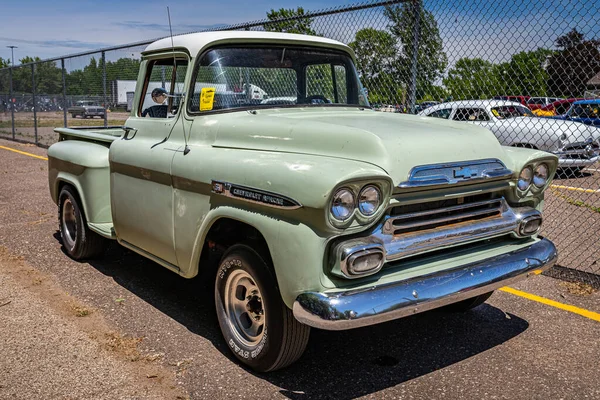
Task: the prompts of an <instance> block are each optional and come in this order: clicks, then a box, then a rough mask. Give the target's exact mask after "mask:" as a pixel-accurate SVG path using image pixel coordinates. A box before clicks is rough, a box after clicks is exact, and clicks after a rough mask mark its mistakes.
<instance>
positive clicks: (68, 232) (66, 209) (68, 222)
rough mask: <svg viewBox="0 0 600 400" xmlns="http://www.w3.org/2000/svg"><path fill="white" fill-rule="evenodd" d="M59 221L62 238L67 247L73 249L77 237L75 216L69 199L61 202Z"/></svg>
mask: <svg viewBox="0 0 600 400" xmlns="http://www.w3.org/2000/svg"><path fill="white" fill-rule="evenodd" d="M61 223H62V230H63V232H64V235H63V240H64V241H65V244H66V245H67V247H68V248H69V249H73V248H74V247H75V240H76V239H77V218H76V216H75V207H73V203H72V202H71V199H66V200H65V201H64V203H63V209H62V221H61Z"/></svg>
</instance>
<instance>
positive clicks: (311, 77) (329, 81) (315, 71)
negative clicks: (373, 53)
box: [306, 64, 348, 104]
mask: <svg viewBox="0 0 600 400" xmlns="http://www.w3.org/2000/svg"><path fill="white" fill-rule="evenodd" d="M306 97H307V98H310V99H311V103H312V104H323V103H343V104H346V103H347V101H348V92H347V86H346V67H344V66H343V65H333V64H315V65H309V66H307V67H306Z"/></svg>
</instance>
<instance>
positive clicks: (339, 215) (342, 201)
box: [331, 189, 355, 221]
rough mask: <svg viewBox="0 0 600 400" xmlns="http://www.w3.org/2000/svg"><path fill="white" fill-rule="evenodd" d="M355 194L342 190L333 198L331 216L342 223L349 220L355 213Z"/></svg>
mask: <svg viewBox="0 0 600 400" xmlns="http://www.w3.org/2000/svg"><path fill="white" fill-rule="evenodd" d="M354 204H355V202H354V194H353V193H352V192H351V191H350V190H348V189H340V190H338V191H337V192H336V193H335V195H334V196H333V201H332V202H331V214H332V215H333V217H334V218H335V219H337V220H340V221H345V220H347V219H348V218H349V217H350V216H351V215H352V212H353V211H354Z"/></svg>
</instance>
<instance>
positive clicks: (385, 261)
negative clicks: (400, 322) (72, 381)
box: [48, 32, 557, 371]
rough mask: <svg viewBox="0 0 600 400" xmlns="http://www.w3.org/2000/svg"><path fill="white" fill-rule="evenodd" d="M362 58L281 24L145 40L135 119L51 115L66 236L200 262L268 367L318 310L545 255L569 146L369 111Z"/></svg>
mask: <svg viewBox="0 0 600 400" xmlns="http://www.w3.org/2000/svg"><path fill="white" fill-rule="evenodd" d="M354 62H355V60H354V54H353V52H352V50H351V49H350V48H349V47H348V46H346V45H344V44H342V43H339V42H336V41H333V40H329V39H325V38H320V37H311V36H302V35H293V34H281V33H265V32H211V33H198V34H191V35H183V36H177V37H174V38H173V43H171V39H170V38H169V39H163V40H159V41H157V42H155V43H153V44H151V45H149V46H148V47H147V48H146V50H145V51H144V52H143V53H142V63H141V68H140V73H139V78H138V85H137V89H136V93H135V98H134V102H133V110H132V111H131V115H130V117H129V118H128V120H127V121H126V125H125V126H124V127H119V128H108V129H99V128H92V129H69V128H59V129H56V132H58V133H59V141H58V143H56V144H54V145H52V146H51V147H50V149H49V150H48V159H49V184H50V193H51V196H52V199H53V200H54V201H55V202H56V204H57V205H58V212H59V226H60V232H61V237H62V241H63V245H64V248H65V250H66V252H67V253H68V254H69V255H70V256H71V257H73V258H74V259H77V260H80V259H88V258H92V257H96V256H100V255H101V254H102V253H103V251H104V248H105V246H106V244H107V242H108V239H113V240H117V241H118V242H119V243H120V244H121V245H123V246H125V247H127V248H128V249H131V250H133V251H135V252H137V253H139V254H141V255H143V256H145V257H147V258H149V259H151V260H153V261H155V262H157V263H159V264H160V265H163V266H164V267H166V268H168V269H170V270H172V271H173V272H175V273H177V274H179V275H181V276H183V277H185V278H192V277H194V276H196V275H197V274H198V273H199V272H203V273H204V272H206V276H209V277H210V279H211V281H210V286H211V288H212V287H214V295H215V309H216V313H217V316H218V320H219V324H220V327H221V330H222V332H223V336H224V338H225V341H226V342H227V344H228V345H229V347H230V348H231V350H232V352H233V353H234V354H235V356H236V357H237V358H238V359H239V360H241V361H242V362H243V363H245V364H247V365H248V366H250V367H251V368H253V369H255V370H258V371H271V370H275V369H278V368H282V367H285V366H287V365H289V364H290V363H292V362H294V361H295V360H297V359H298V358H299V357H300V356H301V354H302V352H303V351H304V349H305V347H306V344H307V342H308V337H309V332H310V328H311V327H315V328H319V329H327V330H343V329H352V328H357V327H364V326H368V325H372V324H378V323H382V322H385V321H389V320H392V319H395V318H401V317H404V316H408V315H412V314H415V313H419V312H422V311H427V310H431V309H433V308H439V307H442V306H444V307H446V308H452V309H454V310H468V309H470V308H472V307H475V306H477V305H479V304H481V303H482V302H484V301H485V300H486V299H487V298H488V297H489V295H490V294H491V293H492V292H493V291H494V290H495V289H497V288H499V287H501V286H503V285H506V284H509V283H512V282H514V281H516V280H519V279H522V278H525V277H527V276H530V275H535V274H539V273H540V272H542V271H544V270H545V269H547V268H550V267H551V266H552V265H553V263H554V262H555V261H556V257H557V253H556V248H555V247H554V245H553V244H552V243H551V242H550V241H548V240H547V239H543V238H541V237H539V236H538V232H539V230H540V227H541V223H542V216H541V211H542V206H543V199H544V191H545V190H546V188H547V187H548V185H549V183H550V180H551V177H552V176H553V175H554V172H555V170H556V167H557V158H556V156H554V155H552V154H548V153H545V152H541V151H536V150H529V149H522V148H508V147H502V146H500V144H499V143H498V141H497V139H496V138H495V137H494V135H493V134H492V133H491V132H489V131H488V130H485V129H483V128H480V127H477V126H472V125H468V124H467V125H465V124H460V123H454V122H449V121H445V120H438V119H433V118H427V117H419V116H412V115H398V114H388V113H380V112H376V111H373V110H371V108H370V107H369V103H368V100H367V98H366V96H365V91H364V90H363V88H362V86H361V83H360V81H359V78H358V74H357V72H356V69H355V66H354ZM265 100H268V101H265ZM211 260H217V261H216V262H211ZM211 290H212V289H211Z"/></svg>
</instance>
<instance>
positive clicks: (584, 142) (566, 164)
mask: <svg viewBox="0 0 600 400" xmlns="http://www.w3.org/2000/svg"><path fill="white" fill-rule="evenodd" d="M419 115H423V116H428V117H437V118H443V119H451V120H454V121H464V122H469V123H473V124H476V125H481V126H483V127H486V128H488V129H489V130H490V131H492V132H493V133H494V135H495V136H496V137H497V138H498V140H499V141H500V143H501V144H502V145H504V146H514V147H527V148H532V149H539V150H544V151H548V152H550V153H554V154H556V155H557V156H558V157H559V165H560V167H562V168H577V169H581V168H584V167H587V166H590V165H592V164H594V163H595V162H596V161H598V160H600V156H599V154H600V129H598V128H594V127H591V126H587V125H584V124H581V123H577V122H572V121H561V120H556V119H549V118H538V117H536V116H534V115H533V114H532V113H531V111H530V110H529V109H528V108H527V107H525V106H523V105H522V104H521V103H517V102H514V101H505V100H463V101H453V102H448V103H442V104H438V105H435V106H432V107H429V108H427V109H426V110H423V111H421V112H420V113H419Z"/></svg>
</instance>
